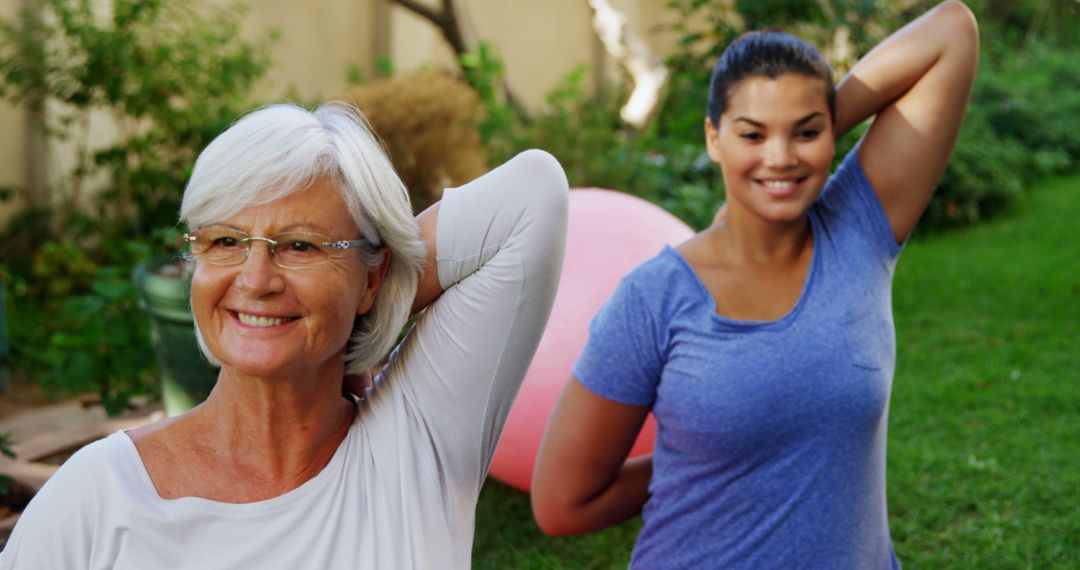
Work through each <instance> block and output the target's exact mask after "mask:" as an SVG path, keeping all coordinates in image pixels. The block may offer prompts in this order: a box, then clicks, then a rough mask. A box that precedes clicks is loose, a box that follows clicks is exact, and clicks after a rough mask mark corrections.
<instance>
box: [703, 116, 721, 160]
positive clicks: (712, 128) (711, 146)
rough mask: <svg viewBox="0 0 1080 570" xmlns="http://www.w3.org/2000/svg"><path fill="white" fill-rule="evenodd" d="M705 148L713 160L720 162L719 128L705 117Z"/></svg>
mask: <svg viewBox="0 0 1080 570" xmlns="http://www.w3.org/2000/svg"><path fill="white" fill-rule="evenodd" d="M705 150H706V152H708V153H709V158H711V159H712V161H713V162H715V163H717V164H720V129H718V128H717V126H716V125H713V122H712V119H710V118H709V117H705Z"/></svg>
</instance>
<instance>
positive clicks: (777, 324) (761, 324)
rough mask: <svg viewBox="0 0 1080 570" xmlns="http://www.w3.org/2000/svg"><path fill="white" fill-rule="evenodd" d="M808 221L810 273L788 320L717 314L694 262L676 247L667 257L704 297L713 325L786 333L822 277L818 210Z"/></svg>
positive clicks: (668, 250)
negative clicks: (777, 330)
mask: <svg viewBox="0 0 1080 570" xmlns="http://www.w3.org/2000/svg"><path fill="white" fill-rule="evenodd" d="M807 219H808V221H809V224H810V236H811V238H812V240H813V250H812V251H811V252H810V267H809V269H807V271H806V278H805V279H804V280H803V284H802V289H801V290H800V291H799V297H798V299H796V301H795V304H794V305H793V306H792V307H791V309H790V310H788V312H787V314H785V315H784V316H782V317H780V318H778V319H775V320H770V321H750V320H741V319H733V318H730V317H725V316H723V315H721V314H719V313H717V312H716V300H715V299H713V296H712V293H710V292H709V289H708V288H707V287H706V286H705V284H704V283H702V282H701V279H700V278H698V275H697V273H695V272H694V268H693V267H691V265H690V262H689V261H687V260H686V258H685V257H683V256H682V254H681V253H679V251H678V250H676V249H675V248H674V247H672V246H670V245H665V246H664V249H663V253H665V254H667V255H670V256H671V257H672V258H673V259H675V260H676V263H677V264H678V265H679V267H681V268H682V269H683V271H685V272H686V274H687V275H688V277H689V278H690V280H691V282H692V283H693V284H694V288H695V289H696V290H697V291H698V293H699V294H700V295H701V297H702V300H703V301H704V303H705V306H706V307H708V310H709V313H710V318H711V319H712V322H713V324H715V325H717V326H720V327H721V328H727V329H732V328H734V329H740V330H753V329H757V330H772V329H784V328H787V327H789V326H791V324H792V323H793V322H795V319H796V318H798V316H799V314H800V313H801V312H802V311H803V307H804V306H805V305H806V304H807V303H808V299H809V297H810V293H811V290H812V289H813V287H814V281H816V275H817V273H818V266H819V265H820V258H821V256H820V250H821V245H822V244H821V240H820V239H819V238H820V235H821V232H819V231H818V219H817V216H816V212H815V211H814V208H813V207H811V208H810V210H809V211H808V212H807Z"/></svg>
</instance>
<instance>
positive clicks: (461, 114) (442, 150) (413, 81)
mask: <svg viewBox="0 0 1080 570" xmlns="http://www.w3.org/2000/svg"><path fill="white" fill-rule="evenodd" d="M344 99H347V100H349V101H351V102H353V103H354V104H356V106H357V107H359V108H360V109H361V110H362V111H363V112H364V114H365V115H366V116H367V119H368V122H369V123H370V124H371V127H372V129H373V130H374V131H375V133H376V134H377V135H378V136H379V138H381V139H382V141H383V144H384V146H385V147H386V150H387V153H388V154H389V155H390V160H391V161H392V162H393V164H394V168H395V169H396V170H397V172H398V175H400V176H401V179H402V181H403V182H404V183H405V187H406V188H408V189H409V194H410V196H411V198H412V204H413V208H414V209H416V210H417V211H419V210H422V209H424V208H426V207H427V206H429V205H431V204H433V203H435V202H436V201H437V200H438V199H439V197H440V196H441V195H442V190H443V188H446V187H448V186H456V185H459V184H463V183H465V182H468V181H470V180H472V179H474V178H476V177H478V176H480V175H481V174H483V173H484V171H485V160H484V159H485V156H484V149H483V147H482V146H481V144H480V134H479V132H478V130H477V129H478V123H479V120H480V105H479V100H478V97H477V94H476V92H475V91H473V90H472V89H470V88H469V87H468V86H467V85H465V84H464V83H462V82H461V81H460V80H458V79H456V78H454V77H451V76H450V75H447V74H445V73H435V72H423V73H417V74H413V75H407V76H403V77H397V78H391V79H382V80H378V81H374V82H371V83H365V84H361V85H358V86H355V87H353V88H351V89H349V91H348V92H347V93H346V95H345V96H344Z"/></svg>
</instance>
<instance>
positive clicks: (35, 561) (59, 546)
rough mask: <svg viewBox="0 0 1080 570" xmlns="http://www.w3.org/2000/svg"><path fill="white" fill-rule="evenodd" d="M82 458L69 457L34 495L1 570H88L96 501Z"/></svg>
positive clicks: (7, 548)
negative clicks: (47, 569)
mask: <svg viewBox="0 0 1080 570" xmlns="http://www.w3.org/2000/svg"><path fill="white" fill-rule="evenodd" d="M86 459H87V457H86V453H83V452H80V453H77V454H76V455H74V456H73V457H71V458H70V459H69V460H68V461H67V462H65V463H64V465H63V466H61V467H60V469H59V470H58V471H57V472H56V474H54V475H53V476H52V477H50V478H49V480H48V481H46V482H45V485H44V486H42V488H41V490H40V491H38V492H37V494H36V495H34V498H33V499H32V500H31V501H30V504H29V505H27V506H26V509H25V510H23V513H22V514H21V515H20V516H19V521H18V523H16V525H15V529H14V530H13V531H12V533H11V536H10V537H9V538H8V542H7V545H6V546H5V547H4V551H3V553H0V569H2V570H9V569H12V570H14V569H24V568H25V569H31V568H70V569H78V568H89V567H90V565H91V556H92V550H93V540H94V538H93V537H94V530H93V529H94V512H95V510H96V501H97V497H96V492H95V489H94V488H93V476H92V473H88V472H87V470H88V469H92V463H93V462H89V463H88V462H87V461H86Z"/></svg>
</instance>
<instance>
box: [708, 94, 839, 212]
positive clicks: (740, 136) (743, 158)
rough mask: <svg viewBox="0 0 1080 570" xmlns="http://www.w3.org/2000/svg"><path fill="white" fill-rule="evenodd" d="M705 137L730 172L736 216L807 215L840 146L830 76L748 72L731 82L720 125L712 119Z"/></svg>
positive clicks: (727, 176)
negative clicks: (828, 88) (774, 75)
mask: <svg viewBox="0 0 1080 570" xmlns="http://www.w3.org/2000/svg"><path fill="white" fill-rule="evenodd" d="M705 139H706V146H707V148H708V152H709V156H710V157H711V158H712V160H713V161H714V162H716V163H717V164H719V165H720V168H721V170H722V171H723V175H724V186H725V189H726V192H727V204H728V211H729V215H731V216H745V215H749V216H752V217H754V218H757V219H760V220H762V221H764V222H769V223H785V222H795V221H800V220H802V217H803V216H805V214H806V211H807V209H809V207H810V205H811V204H813V202H814V200H816V199H817V197H818V195H819V194H820V193H821V189H822V188H823V187H824V186H825V182H826V181H827V180H828V178H829V167H830V165H831V163H832V159H833V154H834V153H835V148H834V147H835V137H834V135H833V130H832V121H831V120H830V113H829V105H828V100H827V98H826V86H825V83H824V82H823V81H822V80H821V79H818V78H815V77H809V76H805V75H798V74H792V73H788V74H783V75H780V76H779V77H777V78H776V79H771V78H769V77H767V76H752V77H748V78H746V79H743V80H741V81H739V82H738V83H736V84H735V85H734V86H733V87H732V88H731V90H730V92H729V94H728V98H727V106H726V108H725V109H724V112H723V114H721V115H720V120H719V125H716V126H714V125H713V124H712V122H711V121H710V120H709V119H707V118H706V119H705Z"/></svg>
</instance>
